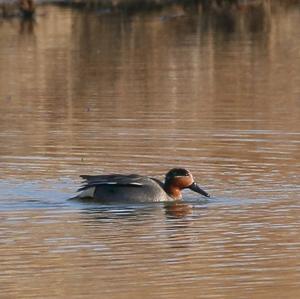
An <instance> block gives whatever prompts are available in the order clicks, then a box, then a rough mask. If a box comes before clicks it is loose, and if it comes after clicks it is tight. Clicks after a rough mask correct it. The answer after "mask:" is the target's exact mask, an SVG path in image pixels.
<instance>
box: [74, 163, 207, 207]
mask: <svg viewBox="0 0 300 299" xmlns="http://www.w3.org/2000/svg"><path fill="white" fill-rule="evenodd" d="M81 178H83V179H84V182H83V186H82V187H81V188H79V189H78V192H79V191H80V192H81V193H80V194H78V195H77V196H76V197H74V198H73V199H82V200H84V199H87V200H95V201H101V202H159V201H174V200H180V199H182V194H181V190H182V189H186V188H188V189H190V190H193V191H195V192H197V193H199V194H201V195H203V196H206V197H209V194H208V193H207V192H206V191H204V190H203V189H201V188H200V187H199V186H198V185H197V184H196V183H195V181H194V178H193V175H192V174H191V173H190V172H189V171H188V170H186V169H183V168H174V169H171V170H170V171H169V172H168V173H167V174H166V176H165V181H164V183H163V182H161V181H159V180H158V179H155V178H152V177H147V176H141V175H137V174H130V175H123V174H110V175H95V176H93V175H82V176H81Z"/></svg>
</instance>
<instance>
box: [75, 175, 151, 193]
mask: <svg viewBox="0 0 300 299" xmlns="http://www.w3.org/2000/svg"><path fill="white" fill-rule="evenodd" d="M80 177H81V178H83V180H84V181H83V185H82V186H81V187H80V188H79V189H78V190H77V191H83V190H86V189H89V188H91V187H96V186H101V185H119V186H133V187H141V186H143V181H144V180H145V177H142V176H140V175H136V174H131V175H122V174H110V175H81V176H80Z"/></svg>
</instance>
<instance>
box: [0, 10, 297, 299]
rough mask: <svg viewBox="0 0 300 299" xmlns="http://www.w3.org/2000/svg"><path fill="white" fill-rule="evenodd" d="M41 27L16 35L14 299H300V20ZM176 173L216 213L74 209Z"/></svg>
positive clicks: (119, 21)
mask: <svg viewBox="0 0 300 299" xmlns="http://www.w3.org/2000/svg"><path fill="white" fill-rule="evenodd" d="M41 10H44V12H45V13H41V15H38V17H37V20H36V22H35V23H23V24H22V23H21V24H20V22H19V20H17V19H13V20H11V21H10V22H6V21H3V22H1V23H0V36H1V38H0V66H1V67H0V108H1V117H0V166H1V181H0V219H1V223H2V227H1V230H0V242H1V246H0V264H1V271H2V274H3V275H1V277H0V291H1V294H2V295H3V296H6V297H14V298H26V297H29V298H32V297H36V298H47V297H51V298H53V297H59V298H65V297H70V296H71V297H76V296H79V297H80V296H86V297H88V298H95V297H99V296H102V297H105V298H140V297H141V296H143V297H147V298H156V297H157V298H181V297H182V296H186V297H189V298H235V297H236V294H239V297H240V298H254V297H255V298H275V297H276V296H277V297H278V298H281V297H285V298H298V297H299V295H300V286H299V281H300V277H299V258H300V257H299V252H300V251H299V244H300V243H299V242H300V236H299V231H300V230H299V228H300V222H299V185H300V181H299V166H300V165H299V161H300V156H299V153H300V151H299V143H300V132H299V119H300V118H299V116H300V111H299V107H300V106H299V95H300V88H299V86H300V82H299V81H300V75H299V74H300V56H299V53H300V49H299V47H300V46H299V45H300V43H299V38H298V37H299V36H300V35H299V30H300V29H299V26H298V24H299V18H300V12H299V8H297V7H293V9H289V8H288V7H287V8H285V9H283V8H281V9H275V8H272V9H271V10H266V9H263V10H258V11H255V12H253V13H249V12H245V13H241V12H240V13H236V12H235V13H233V14H232V13H230V14H229V15H228V14H226V15H223V16H221V18H217V16H215V15H206V14H200V16H199V15H194V14H191V15H190V14H187V13H185V15H184V16H180V17H174V18H173V17H171V18H165V16H164V15H163V13H160V14H153V15H148V16H141V15H137V16H132V17H128V18H120V17H119V16H111V15H109V16H105V15H102V16H97V15H95V14H92V13H91V14H82V13H80V12H78V11H70V10H67V9H59V8H55V7H48V6H45V7H43V8H41ZM224 22H226V24H227V25H226V26H225V27H224ZM224 28H225V29H226V30H225V29H224ZM174 166H185V167H188V168H189V169H190V170H191V171H192V172H193V174H194V176H195V177H196V179H197V181H199V183H200V184H201V185H202V186H203V187H205V189H207V190H208V191H209V192H210V193H211V194H213V196H214V198H213V199H212V201H211V202H204V201H201V200H199V201H197V199H196V198H195V197H194V196H193V195H192V194H191V193H185V198H186V199H188V202H186V203H183V204H175V205H167V206H163V205H154V206H152V205H150V206H143V205H141V206H139V205H137V206H104V207H102V206H99V205H98V206H97V205H96V206H93V205H85V204H80V203H77V204H74V203H70V202H67V201H66V200H65V199H66V198H68V197H70V196H71V195H72V194H73V192H74V191H75V190H76V188H77V187H78V185H79V180H78V175H79V174H84V173H97V172H98V173H106V172H137V173H142V174H149V175H155V176H159V177H160V178H162V177H163V175H164V173H165V172H166V171H167V170H168V169H169V168H171V167H174ZM190 200H191V202H190Z"/></svg>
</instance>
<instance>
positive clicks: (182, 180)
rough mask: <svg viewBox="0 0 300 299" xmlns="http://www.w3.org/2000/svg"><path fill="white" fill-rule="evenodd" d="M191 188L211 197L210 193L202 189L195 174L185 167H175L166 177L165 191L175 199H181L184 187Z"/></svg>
mask: <svg viewBox="0 0 300 299" xmlns="http://www.w3.org/2000/svg"><path fill="white" fill-rule="evenodd" d="M186 188H188V189H191V190H193V191H195V192H197V193H199V194H201V195H203V196H206V197H210V196H209V194H208V193H207V192H206V191H204V190H203V189H201V188H200V187H199V186H198V185H197V183H196V182H195V181H194V178H193V175H192V174H191V173H190V172H189V171H188V170H186V169H184V168H173V169H171V170H170V171H169V172H168V173H167V174H166V177H165V191H166V192H167V193H168V195H169V196H171V197H172V198H174V199H181V198H182V195H181V190H182V189H186Z"/></svg>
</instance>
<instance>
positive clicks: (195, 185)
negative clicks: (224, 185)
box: [188, 182, 210, 197]
mask: <svg viewBox="0 0 300 299" xmlns="http://www.w3.org/2000/svg"><path fill="white" fill-rule="evenodd" d="M188 188H189V189H191V190H193V191H195V192H197V193H200V194H202V195H204V196H206V197H210V195H209V194H208V193H207V192H206V191H204V190H203V189H201V188H200V187H199V186H198V185H197V184H196V183H195V182H194V183H193V184H192V185H190V186H189V187H188Z"/></svg>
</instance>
